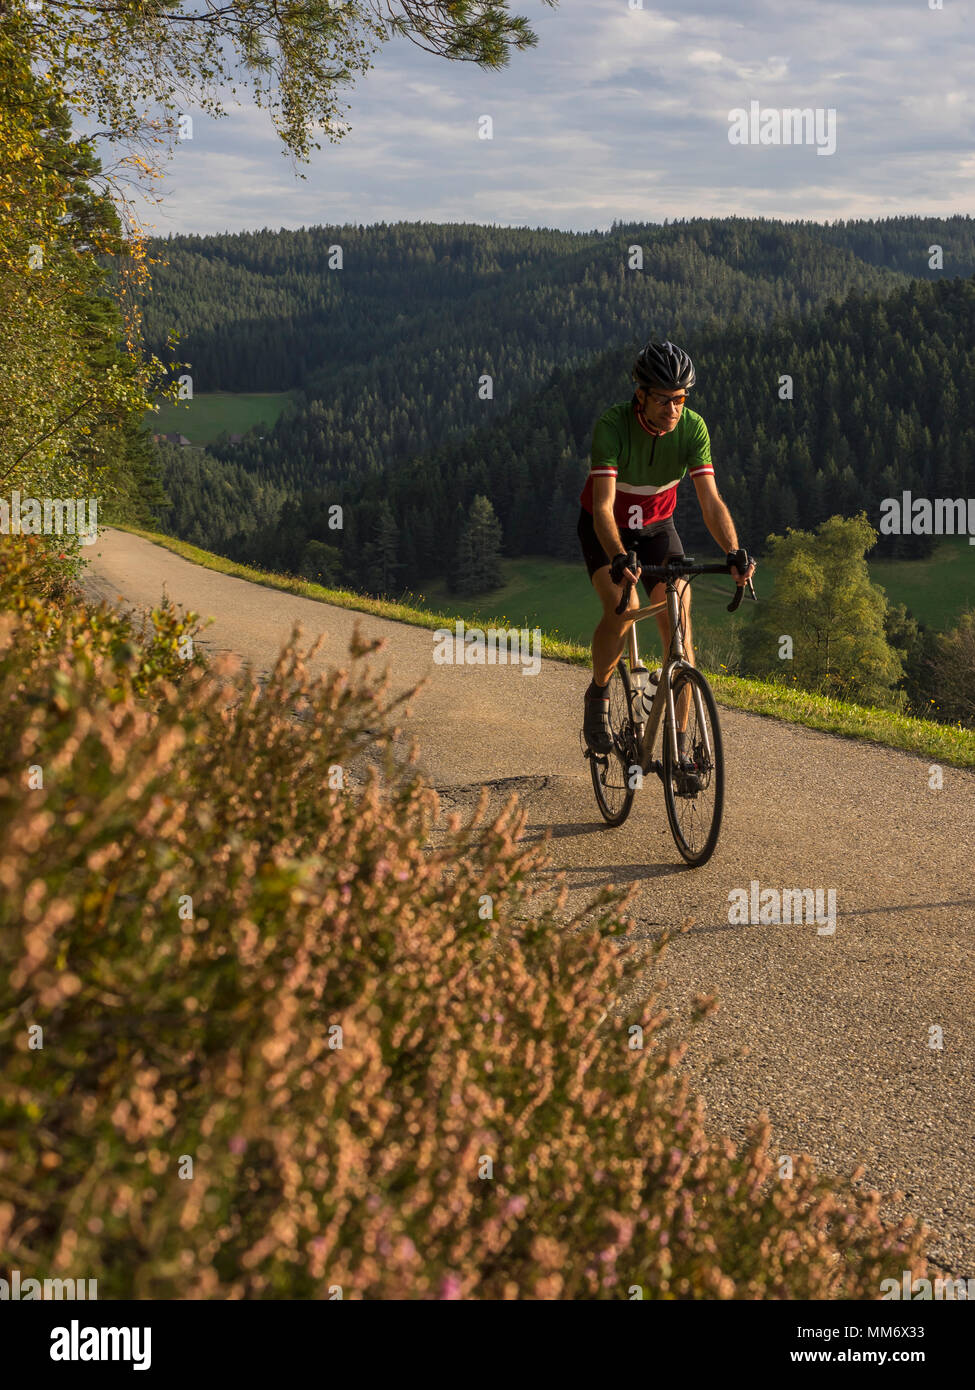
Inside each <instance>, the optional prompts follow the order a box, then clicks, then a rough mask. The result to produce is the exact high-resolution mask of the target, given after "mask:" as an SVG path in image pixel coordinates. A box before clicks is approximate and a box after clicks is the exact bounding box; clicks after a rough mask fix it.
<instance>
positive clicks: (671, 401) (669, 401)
mask: <svg viewBox="0 0 975 1390" xmlns="http://www.w3.org/2000/svg"><path fill="white" fill-rule="evenodd" d="M647 395H648V396H649V397H650V399H651V400H652V401H656V403H657V405H683V404H684V402H685V401H686V400H687V399H688V395H689V393H688V392H687V391H685V392H684V394H683V395H682V396H659V395H658V394H657V392H656V391H648V392H647Z"/></svg>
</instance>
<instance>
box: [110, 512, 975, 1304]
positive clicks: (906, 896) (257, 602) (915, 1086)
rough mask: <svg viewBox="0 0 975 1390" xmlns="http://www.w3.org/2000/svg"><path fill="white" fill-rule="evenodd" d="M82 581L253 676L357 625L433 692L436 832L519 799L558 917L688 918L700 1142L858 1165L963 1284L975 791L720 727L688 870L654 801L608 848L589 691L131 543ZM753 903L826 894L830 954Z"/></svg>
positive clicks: (875, 755)
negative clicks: (628, 894)
mask: <svg viewBox="0 0 975 1390" xmlns="http://www.w3.org/2000/svg"><path fill="white" fill-rule="evenodd" d="M92 554H93V558H92ZM88 558H89V559H90V561H91V563H90V567H89V571H88V574H87V575H86V578H85V581H84V584H85V589H86V591H87V593H88V595H89V596H90V597H92V598H105V599H107V600H109V601H110V602H113V603H120V604H121V606H125V607H135V608H144V607H149V606H153V605H155V604H156V603H158V601H159V599H160V596H161V594H162V591H163V589H164V588H165V590H166V592H167V593H168V595H169V597H170V598H172V599H173V600H174V601H175V602H176V603H177V604H180V605H183V606H184V607H186V608H191V609H194V610H195V611H196V612H198V613H200V614H202V615H203V616H204V617H208V616H212V617H213V618H214V619H215V621H214V622H213V624H212V625H211V626H210V627H209V628H208V629H207V631H206V634H205V638H204V646H205V648H206V649H207V650H208V651H209V652H211V653H215V652H218V651H232V652H235V653H237V654H239V655H240V656H241V657H242V658H243V659H244V660H245V661H247V662H250V663H251V664H252V665H253V666H254V668H255V670H257V671H258V672H266V671H268V670H270V668H271V667H272V665H273V663H274V661H275V658H276V657H277V655H278V652H279V650H280V647H281V646H282V644H283V642H284V641H286V640H287V638H288V636H289V634H290V631H291V627H292V625H293V623H294V622H295V621H297V622H299V623H300V624H301V626H302V630H303V634H304V637H305V638H306V639H308V640H309V641H310V639H311V638H313V637H317V636H319V635H320V634H321V635H322V636H323V643H322V650H321V653H320V658H319V668H320V669H324V668H325V667H328V666H335V665H345V664H347V661H348V641H349V637H350V636H351V633H352V629H353V626H354V624H355V623H356V622H358V623H359V624H360V628H361V630H362V632H363V634H364V635H365V636H367V637H383V638H385V641H386V646H385V649H384V651H383V652H382V653H381V654H380V656H379V657H378V658H373V661H374V663H375V669H376V670H377V672H379V671H381V670H382V669H383V666H384V664H385V662H386V661H387V660H388V662H389V665H390V668H391V677H392V691H393V692H394V693H398V692H399V691H402V690H403V689H405V688H408V687H411V686H413V685H415V684H416V683H417V682H419V681H420V680H423V679H426V681H427V684H426V686H425V687H424V689H423V690H422V691H421V692H420V694H419V695H418V696H417V697H416V698H415V699H414V701H413V702H412V705H411V716H410V718H409V719H407V720H406V721H405V730H406V733H407V735H408V736H410V735H412V736H414V737H416V739H417V740H418V742H419V745H420V763H419V766H420V768H421V770H422V771H423V772H424V774H425V775H426V776H427V777H428V778H429V780H430V781H431V782H432V783H433V785H434V786H436V787H437V788H438V790H439V791H440V793H441V797H442V802H443V806H444V809H445V810H446V811H451V810H454V809H461V810H464V809H465V808H467V807H473V805H474V804H475V803H476V801H477V797H478V794H479V792H480V790H481V787H482V786H483V785H484V784H489V785H490V787H491V791H492V797H494V798H496V800H495V801H493V802H492V807H494V806H496V807H498V808H500V805H501V804H502V802H503V801H504V800H506V799H507V797H508V796H509V795H510V794H511V793H512V792H517V793H518V795H519V797H520V798H521V800H522V801H523V803H524V804H525V806H526V808H527V811H528V816H529V819H528V825H527V828H526V831H525V835H526V838H534V837H537V836H541V835H544V833H545V832H546V831H547V830H551V835H552V839H551V844H550V851H551V855H552V862H553V867H554V868H555V869H556V870H563V871H564V872H565V874H566V882H567V884H568V887H569V890H570V897H569V902H568V908H569V910H570V911H571V910H573V909H578V908H580V907H581V906H583V905H584V904H585V903H587V902H589V901H590V900H591V899H592V897H593V896H594V894H595V892H596V890H597V889H599V888H601V887H603V886H604V885H606V884H612V885H617V886H619V887H625V886H628V885H629V884H630V883H633V882H636V883H637V884H638V885H639V886H638V891H637V894H636V896H635V897H634V899H633V900H632V902H631V904H630V906H629V907H628V909H627V912H628V915H629V916H631V917H632V918H633V919H634V921H635V922H636V924H637V928H638V933H639V934H641V935H642V936H645V937H648V938H649V937H654V936H658V935H659V934H660V932H661V931H662V930H663V929H664V928H666V927H671V928H673V927H679V926H680V925H681V923H682V922H684V921H686V920H687V919H692V925H691V927H690V929H689V930H687V931H685V932H683V933H681V934H680V935H678V936H676V937H675V939H674V941H673V942H672V944H671V946H670V948H669V951H668V954H667V956H666V961H665V966H664V972H663V973H664V975H665V978H666V980H667V987H666V990H665V994H664V1002H665V1004H666V1006H667V1007H668V1008H669V1009H670V1011H671V1013H672V1014H673V1015H674V1016H675V1018H677V1019H678V1020H680V1019H683V1018H686V1017H687V1015H688V1013H689V1010H690V1005H691V1001H692V999H693V996H694V995H695V994H699V993H704V994H710V993H715V994H717V995H718V996H719V999H720V1004H721V1007H720V1009H719V1011H718V1013H717V1015H716V1016H715V1017H714V1018H713V1019H711V1020H709V1021H708V1022H707V1023H706V1024H704V1025H703V1026H702V1027H701V1028H700V1029H699V1030H698V1031H697V1032H696V1033H695V1034H694V1035H693V1039H692V1042H691V1047H690V1050H689V1052H688V1056H687V1063H686V1067H687V1072H688V1075H689V1076H690V1078H691V1079H692V1081H693V1083H694V1085H695V1086H696V1089H697V1090H698V1092H699V1093H700V1094H701V1095H702V1096H703V1098H704V1100H705V1102H706V1104H707V1108H708V1113H709V1116H710V1119H711V1124H712V1128H714V1129H720V1130H723V1131H725V1132H727V1133H729V1134H731V1135H733V1136H738V1137H740V1136H741V1135H742V1134H743V1132H744V1129H745V1127H746V1125H748V1124H749V1123H750V1122H751V1121H752V1120H754V1119H755V1118H756V1117H757V1116H758V1115H759V1114H760V1113H761V1112H762V1111H764V1112H765V1113H767V1115H768V1117H769V1119H770V1121H771V1124H772V1130H773V1144H774V1148H775V1152H776V1154H781V1155H787V1154H792V1155H795V1154H798V1153H802V1152H805V1153H810V1154H812V1155H813V1156H814V1158H815V1159H816V1161H817V1163H818V1165H819V1166H820V1167H822V1168H825V1169H828V1170H832V1171H834V1172H839V1173H848V1172H849V1171H851V1170H852V1168H853V1167H855V1166H856V1164H857V1163H859V1162H862V1163H863V1164H865V1166H866V1176H865V1178H864V1183H865V1184H868V1185H870V1186H874V1187H877V1188H880V1189H881V1190H894V1189H898V1188H899V1189H900V1190H901V1191H903V1192H904V1193H905V1199H906V1200H905V1204H904V1205H905V1208H906V1209H907V1210H909V1211H910V1212H912V1213H913V1214H915V1215H916V1216H918V1217H919V1218H921V1219H923V1220H925V1221H927V1222H928V1223H929V1224H930V1225H931V1226H933V1227H934V1228H935V1230H936V1231H937V1233H938V1234H937V1236H936V1238H935V1239H934V1242H933V1244H932V1247H931V1258H932V1262H933V1263H934V1264H936V1265H938V1266H940V1267H942V1268H944V1269H946V1270H948V1271H950V1273H951V1274H952V1275H953V1276H954V1277H956V1278H959V1277H963V1278H971V1277H975V1174H973V1166H975V1164H973V1153H975V1144H973V1130H975V988H973V973H975V972H973V964H972V961H973V945H975V816H973V808H975V773H972V772H970V771H962V770H958V769H954V768H950V767H945V768H944V769H943V778H944V785H943V788H942V789H941V790H939V791H935V790H932V789H931V788H930V786H929V771H928V763H927V761H926V760H924V759H921V758H918V757H915V756H912V755H910V754H905V753H901V752H896V751H893V750H889V749H884V748H881V747H878V746H877V745H876V744H868V743H859V742H855V741H851V740H848V739H843V738H839V737H836V736H835V735H831V734H824V733H820V732H817V731H815V730H811V729H805V728H802V727H800V726H798V725H794V724H788V723H780V722H778V721H776V720H774V719H769V718H765V717H762V716H758V715H751V714H745V713H742V712H739V711H735V710H731V709H728V708H723V709H722V711H721V719H722V728H723V732H724V739H725V752H726V759H727V765H728V767H727V791H726V804H725V814H724V824H723V829H722V835H721V840H720V842H719V845H718V849H717V851H716V853H715V855H714V857H713V858H712V859H711V861H710V862H709V863H708V864H707V865H705V866H704V867H703V868H701V869H687V868H686V867H685V866H684V865H683V864H682V861H680V859H679V857H678V855H677V852H676V849H675V847H674V844H673V841H672V839H671V836H670V832H669V830H668V828H667V823H666V818H665V813H664V805H663V795H662V791H661V788H660V785H659V782H658V781H657V779H656V778H648V779H647V783H646V787H645V790H644V791H643V792H642V793H641V794H639V795H638V797H637V800H636V804H635V805H634V808H633V811H632V813H631V815H630V818H629V820H627V821H626V823H625V824H624V825H622V826H620V827H619V828H618V829H615V830H610V829H607V828H605V827H604V825H603V823H602V821H601V819H600V817H599V814H598V811H597V809H596V804H595V799H594V797H593V793H592V785H591V781H590V777H589V770H588V764H587V763H586V762H585V760H584V759H583V757H582V755H581V751H580V744H579V729H580V727H581V722H582V695H583V691H584V689H585V687H586V684H587V683H588V675H587V673H586V672H584V671H583V670H581V669H580V668H578V667H573V666H570V665H567V664H564V663H561V662H557V661H550V660H544V661H542V662H541V669H540V670H539V672H538V674H537V675H534V676H526V675H523V674H522V672H521V670H520V669H519V668H518V667H515V666H491V665H486V666H458V665H437V664H435V663H434V661H433V649H434V643H433V633H432V632H431V631H430V630H429V629H424V628H418V627H410V626H407V625H405V624H402V623H397V622H391V621H389V620H387V619H382V618H375V617H372V616H370V615H368V614H364V613H357V612H354V611H352V610H348V609H343V608H335V607H332V606H331V605H327V604H323V603H319V602H316V601H315V600H312V599H306V598H300V597H297V596H295V595H291V594H287V593H284V592H282V591H280V590H275V589H271V588H265V587H264V586H262V585H258V584H252V583H249V582H247V581H246V580H242V579H236V578H232V577H230V576H227V575H222V574H218V573H216V572H215V571H213V570H208V569H204V568H202V567H200V566H198V565H194V564H192V563H191V562H190V561H188V560H184V559H182V558H180V557H179V556H177V555H174V554H172V553H171V552H170V551H168V550H165V549H163V548H162V547H160V546H155V545H153V544H152V543H151V542H149V541H145V540H142V539H140V538H138V537H136V536H132V535H129V534H128V533H126V532H122V531H116V530H109V531H107V532H105V534H104V536H103V538H102V539H101V540H100V542H99V544H98V547H97V549H95V550H94V551H93V552H89V556H88ZM596 616H597V608H596V603H595V599H594V600H593V622H594V624H595V621H596ZM648 636H649V634H648ZM648 655H649V653H648ZM753 881H757V882H758V884H759V885H760V888H761V889H763V890H764V889H766V888H774V889H777V890H780V891H781V890H783V889H786V888H808V889H813V890H816V889H821V890H823V894H824V898H825V896H826V894H827V893H828V891H829V890H830V889H833V890H835V894H836V930H835V933H834V934H832V935H820V934H819V932H818V930H817V927H816V925H815V924H810V925H799V924H797V925H778V926H774V925H772V926H738V925H731V924H730V923H729V901H730V900H729V894H730V893H731V892H732V891H733V890H735V889H740V890H744V891H745V892H746V893H750V889H751V884H752V882H753ZM607 1002H609V1001H607ZM932 1029H941V1030H942V1033H943V1045H942V1047H941V1048H937V1047H932V1046H931V1043H932V1041H934V1042H937V1041H938V1038H939V1035H938V1034H937V1032H932ZM742 1054H744V1055H742ZM886 1273H888V1274H891V1275H894V1276H896V1275H897V1274H898V1271H895V1270H892V1271H886ZM879 1292H880V1291H879V1289H878V1295H879Z"/></svg>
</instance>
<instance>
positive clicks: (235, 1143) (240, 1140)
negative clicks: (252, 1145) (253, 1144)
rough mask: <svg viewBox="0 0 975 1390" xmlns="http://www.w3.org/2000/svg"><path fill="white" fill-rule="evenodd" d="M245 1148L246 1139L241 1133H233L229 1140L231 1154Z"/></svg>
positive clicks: (242, 1150) (238, 1152)
mask: <svg viewBox="0 0 975 1390" xmlns="http://www.w3.org/2000/svg"><path fill="white" fill-rule="evenodd" d="M246 1148H247V1140H246V1139H245V1138H244V1136H243V1135H242V1134H235V1135H234V1137H233V1138H232V1139H231V1141H230V1152H231V1153H232V1154H242V1153H243V1152H244V1150H245V1149H246Z"/></svg>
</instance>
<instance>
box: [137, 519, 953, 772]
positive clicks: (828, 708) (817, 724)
mask: <svg viewBox="0 0 975 1390" xmlns="http://www.w3.org/2000/svg"><path fill="white" fill-rule="evenodd" d="M124 529H125V530H128V531H131V532H132V533H133V534H134V535H137V536H142V537H143V538H144V539H145V540H148V541H152V542H153V543H154V544H155V545H160V546H163V547H164V548H165V549H167V550H171V551H173V552H174V554H176V555H181V556H183V557H184V559H187V560H192V561H193V562H194V563H195V564H199V565H204V566H206V568H208V569H212V570H217V571H219V572H220V573H221V574H232V575H236V576H237V577H239V578H241V579H248V580H251V581H252V582H254V583H258V584H264V585H267V586H268V587H270V588H275V589H284V590H286V591H287V592H288V593H295V594H301V595H303V596H304V597H306V598H311V599H317V600H319V601H320V602H325V603H331V604H335V605H336V606H338V607H341V608H351V609H357V610H359V611H360V612H363V613H373V614H375V615H376V616H377V617H382V618H389V619H392V620H393V621H394V622H401V623H410V624H412V625H414V626H417V627H426V628H437V627H441V626H448V627H452V626H453V622H454V619H455V617H465V616H466V615H465V612H464V609H465V607H467V608H469V609H470V608H472V606H471V605H464V604H462V603H458V602H457V601H455V600H453V599H451V600H450V607H449V611H448V612H440V613H437V612H433V611H429V610H426V609H423V608H418V607H416V606H415V601H411V602H410V603H397V602H391V601H387V600H383V599H370V598H364V597H363V596H362V595H361V594H354V593H350V592H349V591H348V590H342V589H324V588H322V587H321V586H320V585H318V584H310V583H308V582H307V581H305V580H301V579H290V578H287V577H285V576H283V575H278V574H268V573H265V572H263V571H261V570H255V569H252V568H250V567H249V566H247V565H238V564H235V563H234V562H233V561H232V560H226V559H224V558H223V557H222V556H220V555H212V554H210V553H209V552H208V551H205V550H199V549H198V548H197V547H196V546H193V545H188V544H187V543H186V542H185V541H180V540H176V539H174V538H173V537H172V536H163V535H158V534H156V533H155V532H151V531H142V530H140V529H138V528H137V527H134V526H127V527H125V528H124ZM973 548H975V547H973ZM515 563H517V564H522V563H526V562H515ZM529 563H530V562H529ZM534 563H541V564H542V565H546V564H547V563H548V562H544V561H542V562H534ZM551 568H558V569H559V570H560V571H564V570H566V569H567V568H568V567H566V566H564V565H563V566H558V567H554V566H552V567H551ZM512 582H515V581H512ZM552 582H554V581H552ZM585 582H586V581H585V576H584V575H583V583H584V584H585ZM562 583H563V584H564V583H565V576H564V575H563V576H562ZM535 592H536V593H537V592H538V586H537V585H536V589H535ZM430 597H431V596H430V595H429V594H427V595H425V596H424V601H426V602H429V601H430ZM589 600H590V604H591V595H590V596H589ZM567 601H568V602H569V604H570V610H571V605H572V603H573V600H572V598H571V596H570V598H569V599H568V600H567ZM724 601H725V600H723V599H720V598H716V599H715V603H716V605H717V606H718V607H719V609H720V605H721V603H722V602H724ZM507 607H508V613H507V614H506V615H505V616H506V617H507V619H508V620H509V621H510V622H511V623H512V625H514V624H515V623H517V625H518V626H521V625H522V624H521V621H520V619H521V613H520V612H519V611H518V607H519V605H518V603H517V601H514V602H509V603H508V605H507ZM522 607H523V603H522ZM570 610H567V611H570ZM471 616H473V612H472V613H471ZM498 616H499V617H500V616H502V615H500V614H499V615H498ZM725 617H726V618H727V614H726V615H725ZM589 631H590V632H591V628H590V629H589ZM542 650H543V653H544V655H545V656H547V657H552V658H555V659H556V660H559V661H568V662H571V663H573V664H575V665H580V666H585V665H588V664H589V650H588V645H586V646H581V645H579V643H578V641H571V640H569V639H568V638H566V637H565V636H564V635H555V634H553V635H545V636H543V641H542ZM708 675H709V678H710V679H711V681H712V683H713V685H714V691H715V695H716V696H717V697H718V699H719V700H720V701H721V703H722V704H724V705H728V706H729V707H730V708H732V709H741V710H748V711H749V712H751V713H753V714H763V715H768V716H771V717H772V718H775V719H785V720H787V721H789V722H790V723H794V724H805V725H806V726H807V727H808V728H811V729H822V730H823V731H825V732H827V733H834V734H842V735H845V736H846V737H849V738H860V739H866V740H868V741H870V742H873V743H880V744H884V745H885V746H887V747H888V748H900V749H902V750H904V751H905V752H908V753H916V754H918V756H920V757H924V758H927V759H929V760H930V761H932V762H939V763H948V764H953V765H954V766H957V767H975V731H973V730H970V729H962V728H959V727H956V726H951V725H945V724H935V723H931V722H929V721H928V720H922V719H908V718H906V717H904V716H903V715H897V714H893V713H891V712H890V711H889V710H879V709H872V708H869V707H867V706H863V705H855V704H852V703H849V702H847V701H844V700H829V699H826V698H825V697H824V696H821V695H811V694H809V693H808V692H806V691H804V690H794V689H789V688H787V687H785V686H777V685H773V684H771V683H769V682H766V681H758V680H746V679H741V678H738V677H730V676H722V675H714V674H712V673H711V672H708Z"/></svg>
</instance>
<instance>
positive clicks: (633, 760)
mask: <svg viewBox="0 0 975 1390" xmlns="http://www.w3.org/2000/svg"><path fill="white" fill-rule="evenodd" d="M609 726H610V728H611V729H612V731H613V750H612V752H611V753H590V754H589V771H590V772H591V773H592V786H593V791H594V792H595V793H596V801H597V803H598V805H599V809H600V811H601V813H602V817H603V820H604V821H605V822H606V824H607V825H622V824H623V822H624V821H625V820H626V818H627V816H628V815H629V814H630V808H631V807H632V805H633V797H634V793H635V788H634V786H633V785H632V782H633V780H634V779H633V776H632V769H633V768H634V767H635V766H636V764H637V756H636V748H637V731H636V725H635V724H634V723H633V716H632V712H631V707H630V673H629V670H628V669H627V666H626V663H625V661H620V663H619V665H618V666H617V667H616V670H615V671H614V672H613V675H612V677H611V679H610V682H609Z"/></svg>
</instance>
